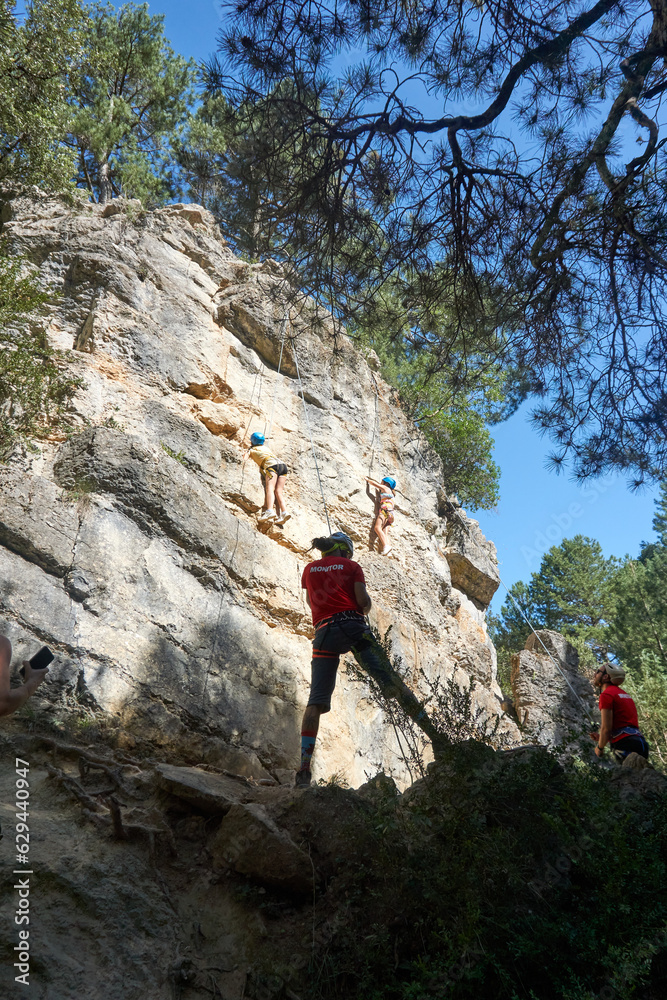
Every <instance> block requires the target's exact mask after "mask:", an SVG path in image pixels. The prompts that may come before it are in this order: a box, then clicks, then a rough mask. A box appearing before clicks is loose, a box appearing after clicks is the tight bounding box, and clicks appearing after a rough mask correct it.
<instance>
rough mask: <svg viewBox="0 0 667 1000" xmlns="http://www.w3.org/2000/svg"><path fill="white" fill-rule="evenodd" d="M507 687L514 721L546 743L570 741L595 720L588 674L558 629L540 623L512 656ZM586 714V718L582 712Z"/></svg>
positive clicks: (595, 706)
mask: <svg viewBox="0 0 667 1000" xmlns="http://www.w3.org/2000/svg"><path fill="white" fill-rule="evenodd" d="M511 684H512V693H513V695H514V704H515V708H516V712H517V715H518V718H519V721H520V723H521V725H522V726H523V727H525V729H526V730H527V731H528V732H529V733H531V734H532V735H533V736H534V737H536V738H537V739H538V741H539V742H540V743H543V744H546V745H555V744H556V745H560V744H563V743H569V742H570V741H571V740H572V739H573V734H581V733H582V732H583V731H585V730H586V729H588V730H590V729H591V728H592V725H593V724H595V725H596V726H597V725H598V724H599V712H598V710H597V699H596V697H595V693H594V691H593V689H592V687H591V682H590V678H588V677H585V676H584V674H583V673H581V671H580V670H579V655H578V653H577V651H576V649H575V648H574V647H573V646H571V645H570V644H569V642H568V641H567V639H566V638H565V637H564V636H562V635H560V633H558V632H552V631H550V630H549V629H540V630H538V631H537V632H533V633H532V634H531V635H529V636H528V638H527V639H526V645H525V648H524V649H522V650H521V652H520V653H515V654H514V656H513V657H512V674H511ZM587 712H588V715H589V717H590V719H587V716H586V713H587Z"/></svg>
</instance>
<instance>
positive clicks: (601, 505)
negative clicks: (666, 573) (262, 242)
mask: <svg viewBox="0 0 667 1000" xmlns="http://www.w3.org/2000/svg"><path fill="white" fill-rule="evenodd" d="M114 6H115V7H121V6H122V4H121V3H115V4H114ZM149 9H150V12H151V14H164V15H165V34H166V36H167V38H168V39H169V40H170V42H171V45H172V47H173V48H174V49H175V50H176V51H177V52H180V53H182V54H183V55H184V56H193V57H194V58H195V59H196V60H197V61H202V60H204V59H206V58H207V57H208V56H209V55H211V54H213V52H214V51H215V49H216V35H217V33H218V31H219V29H220V27H221V26H222V23H223V22H222V14H221V6H220V3H219V2H218V0H187V2H183V0H161V2H160V3H151V4H149ZM530 408H531V407H530V404H525V405H524V406H523V407H521V409H520V410H519V412H518V413H517V414H515V415H514V416H513V417H512V418H511V419H510V420H508V421H506V422H505V423H504V424H499V425H496V426H495V427H494V428H493V429H492V431H493V436H494V438H495V442H496V447H495V451H494V459H495V461H496V462H497V463H498V465H499V466H500V468H501V471H502V478H501V484H500V491H501V500H500V503H499V504H498V507H497V508H496V510H494V511H479V512H478V513H477V514H475V515H474V516H475V517H477V519H478V520H479V522H480V526H481V528H482V531H483V532H484V533H485V534H486V536H487V537H488V538H490V539H491V540H492V541H493V542H494V543H495V545H496V547H497V549H498V560H499V563H500V574H501V577H502V579H503V581H504V583H505V584H506V585H507V586H508V587H510V586H511V585H512V584H513V583H515V582H516V581H517V580H526V581H527V580H528V579H529V577H530V575H531V573H533V572H535V571H536V570H537V569H538V567H539V564H540V559H541V557H542V555H543V553H544V552H545V551H546V550H547V549H548V548H549V547H550V546H551V545H558V544H559V543H560V542H561V541H562V540H563V539H564V538H571V537H572V536H573V535H576V534H582V535H588V536H589V537H591V538H596V539H597V540H598V541H599V542H600V544H601V545H602V548H603V550H604V553H605V555H607V556H611V555H616V556H623V555H625V554H626V553H629V554H630V555H637V553H638V550H639V545H640V543H641V542H642V541H643V540H646V541H648V540H650V539H651V538H653V536H654V533H653V530H652V528H651V521H652V519H653V514H654V500H655V498H656V496H657V489H650V490H649V489H647V490H645V491H643V492H642V493H630V492H629V491H628V489H627V487H626V484H625V481H624V480H623V479H622V478H621V477H618V476H615V477H607V478H605V479H602V480H594V481H591V482H590V483H589V484H588V485H587V486H579V485H577V484H575V483H573V482H572V481H571V480H570V479H569V478H568V476H567V472H565V473H563V474H561V475H556V474H555V473H554V472H549V471H547V469H546V467H545V465H546V460H547V455H548V453H549V451H550V443H549V440H548V439H547V438H542V437H540V436H539V435H538V434H537V433H536V432H535V431H534V430H533V429H532V428H531V427H530V425H529V423H528V419H527V415H528V413H529V412H530ZM504 598H505V591H504V589H503V587H501V588H500V589H499V591H498V593H497V595H496V597H495V598H494V601H493V604H492V609H493V610H495V611H498V610H499V609H500V605H501V603H502V602H503V600H504Z"/></svg>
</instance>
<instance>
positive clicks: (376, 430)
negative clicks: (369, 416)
mask: <svg viewBox="0 0 667 1000" xmlns="http://www.w3.org/2000/svg"><path fill="white" fill-rule="evenodd" d="M371 378H372V379H373V387H374V389H375V420H374V422H373V436H372V438H371V458H370V462H369V464H368V476H369V478H370V477H371V476H372V475H373V459H374V457H375V451H374V445H375V438H376V436H377V439H378V455H380V454H381V453H382V444H381V442H380V394H379V392H378V384H377V380H376V378H375V375H374V374H373V372H371Z"/></svg>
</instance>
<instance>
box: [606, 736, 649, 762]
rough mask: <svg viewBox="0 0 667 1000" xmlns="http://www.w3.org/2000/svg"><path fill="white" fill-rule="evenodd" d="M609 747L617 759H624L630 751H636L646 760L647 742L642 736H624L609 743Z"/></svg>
mask: <svg viewBox="0 0 667 1000" xmlns="http://www.w3.org/2000/svg"><path fill="white" fill-rule="evenodd" d="M609 747H610V749H611V752H612V753H613V755H614V757H616V759H617V760H625V758H626V757H627V756H628V754H631V753H638V754H639V756H640V757H646V759H647V760H648V743H647V742H646V740H645V739H644V737H643V736H624V737H623V739H620V740H616V742H615V743H610V744H609Z"/></svg>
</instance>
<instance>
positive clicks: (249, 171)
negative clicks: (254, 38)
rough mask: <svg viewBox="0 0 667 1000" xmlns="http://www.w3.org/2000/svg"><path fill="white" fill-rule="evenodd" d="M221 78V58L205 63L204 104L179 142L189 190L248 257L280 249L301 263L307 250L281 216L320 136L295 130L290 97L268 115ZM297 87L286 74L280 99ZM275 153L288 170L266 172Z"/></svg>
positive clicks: (276, 91)
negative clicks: (237, 97)
mask: <svg viewBox="0 0 667 1000" xmlns="http://www.w3.org/2000/svg"><path fill="white" fill-rule="evenodd" d="M220 75H221V70H220V67H219V65H218V63H217V60H215V59H214V60H213V61H212V63H211V64H210V65H209V66H206V67H204V69H203V71H202V75H201V84H202V94H201V104H200V106H199V108H198V109H197V112H196V114H195V115H194V116H193V117H192V118H191V120H190V123H189V126H188V130H187V132H186V134H185V137H184V140H183V142H182V143H181V144H180V145H179V147H178V151H177V157H178V160H179V163H180V165H181V167H182V169H183V171H184V174H185V177H186V178H187V182H188V186H189V187H188V193H189V195H190V197H192V198H193V199H194V200H195V201H197V202H199V203H201V204H202V205H204V206H205V207H206V208H208V209H209V211H211V212H213V214H214V215H215V217H216V219H217V221H218V223H219V224H220V226H221V228H222V231H223V232H224V234H225V236H226V237H227V239H228V240H229V241H230V243H231V245H232V246H233V248H234V250H235V252H236V253H237V254H239V255H240V256H241V257H243V258H244V259H246V260H257V259H260V258H261V257H263V256H266V255H267V254H273V253H276V254H278V255H282V256H283V257H285V258H289V259H290V260H291V261H292V262H294V257H295V255H297V254H298V253H299V248H298V246H297V244H296V243H295V242H294V241H293V240H290V239H289V238H288V237H287V235H286V233H285V231H284V228H283V226H282V225H281V218H282V214H283V212H284V209H285V206H286V205H287V204H289V202H290V200H291V198H292V195H293V193H294V188H295V185H294V183H293V179H294V175H295V174H296V173H298V172H299V171H300V170H301V169H302V168H303V164H304V161H305V159H307V158H312V156H313V155H314V149H313V137H312V136H307V135H305V134H299V135H295V134H294V132H293V131H292V130H291V128H290V124H289V121H288V120H287V118H286V115H288V114H289V101H288V100H286V101H285V103H284V104H282V105H280V104H278V105H272V110H271V112H270V113H269V114H268V116H266V115H261V114H260V109H259V106H258V105H256V103H255V102H254V101H252V100H250V101H247V102H246V103H245V104H244V105H243V107H240V108H239V107H236V108H235V107H233V106H232V105H231V104H230V103H229V101H228V100H227V98H226V96H225V93H224V91H223V90H222V89H221V85H220V79H219V78H220ZM291 89H292V88H291V84H290V81H289V80H288V79H286V80H284V81H282V82H281V83H280V84H279V85H278V86H277V87H276V89H275V95H274V96H276V95H280V94H282V95H284V97H285V98H287V97H288V95H289V93H290V92H291ZM260 103H262V102H260ZM315 145H316V143H315ZM269 154H270V155H274V156H276V157H277V158H278V161H279V162H280V164H281V170H280V171H274V172H273V173H267V172H266V171H264V170H263V169H262V167H261V163H262V162H263V161H264V160H265V159H266V156H267V155H269Z"/></svg>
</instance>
